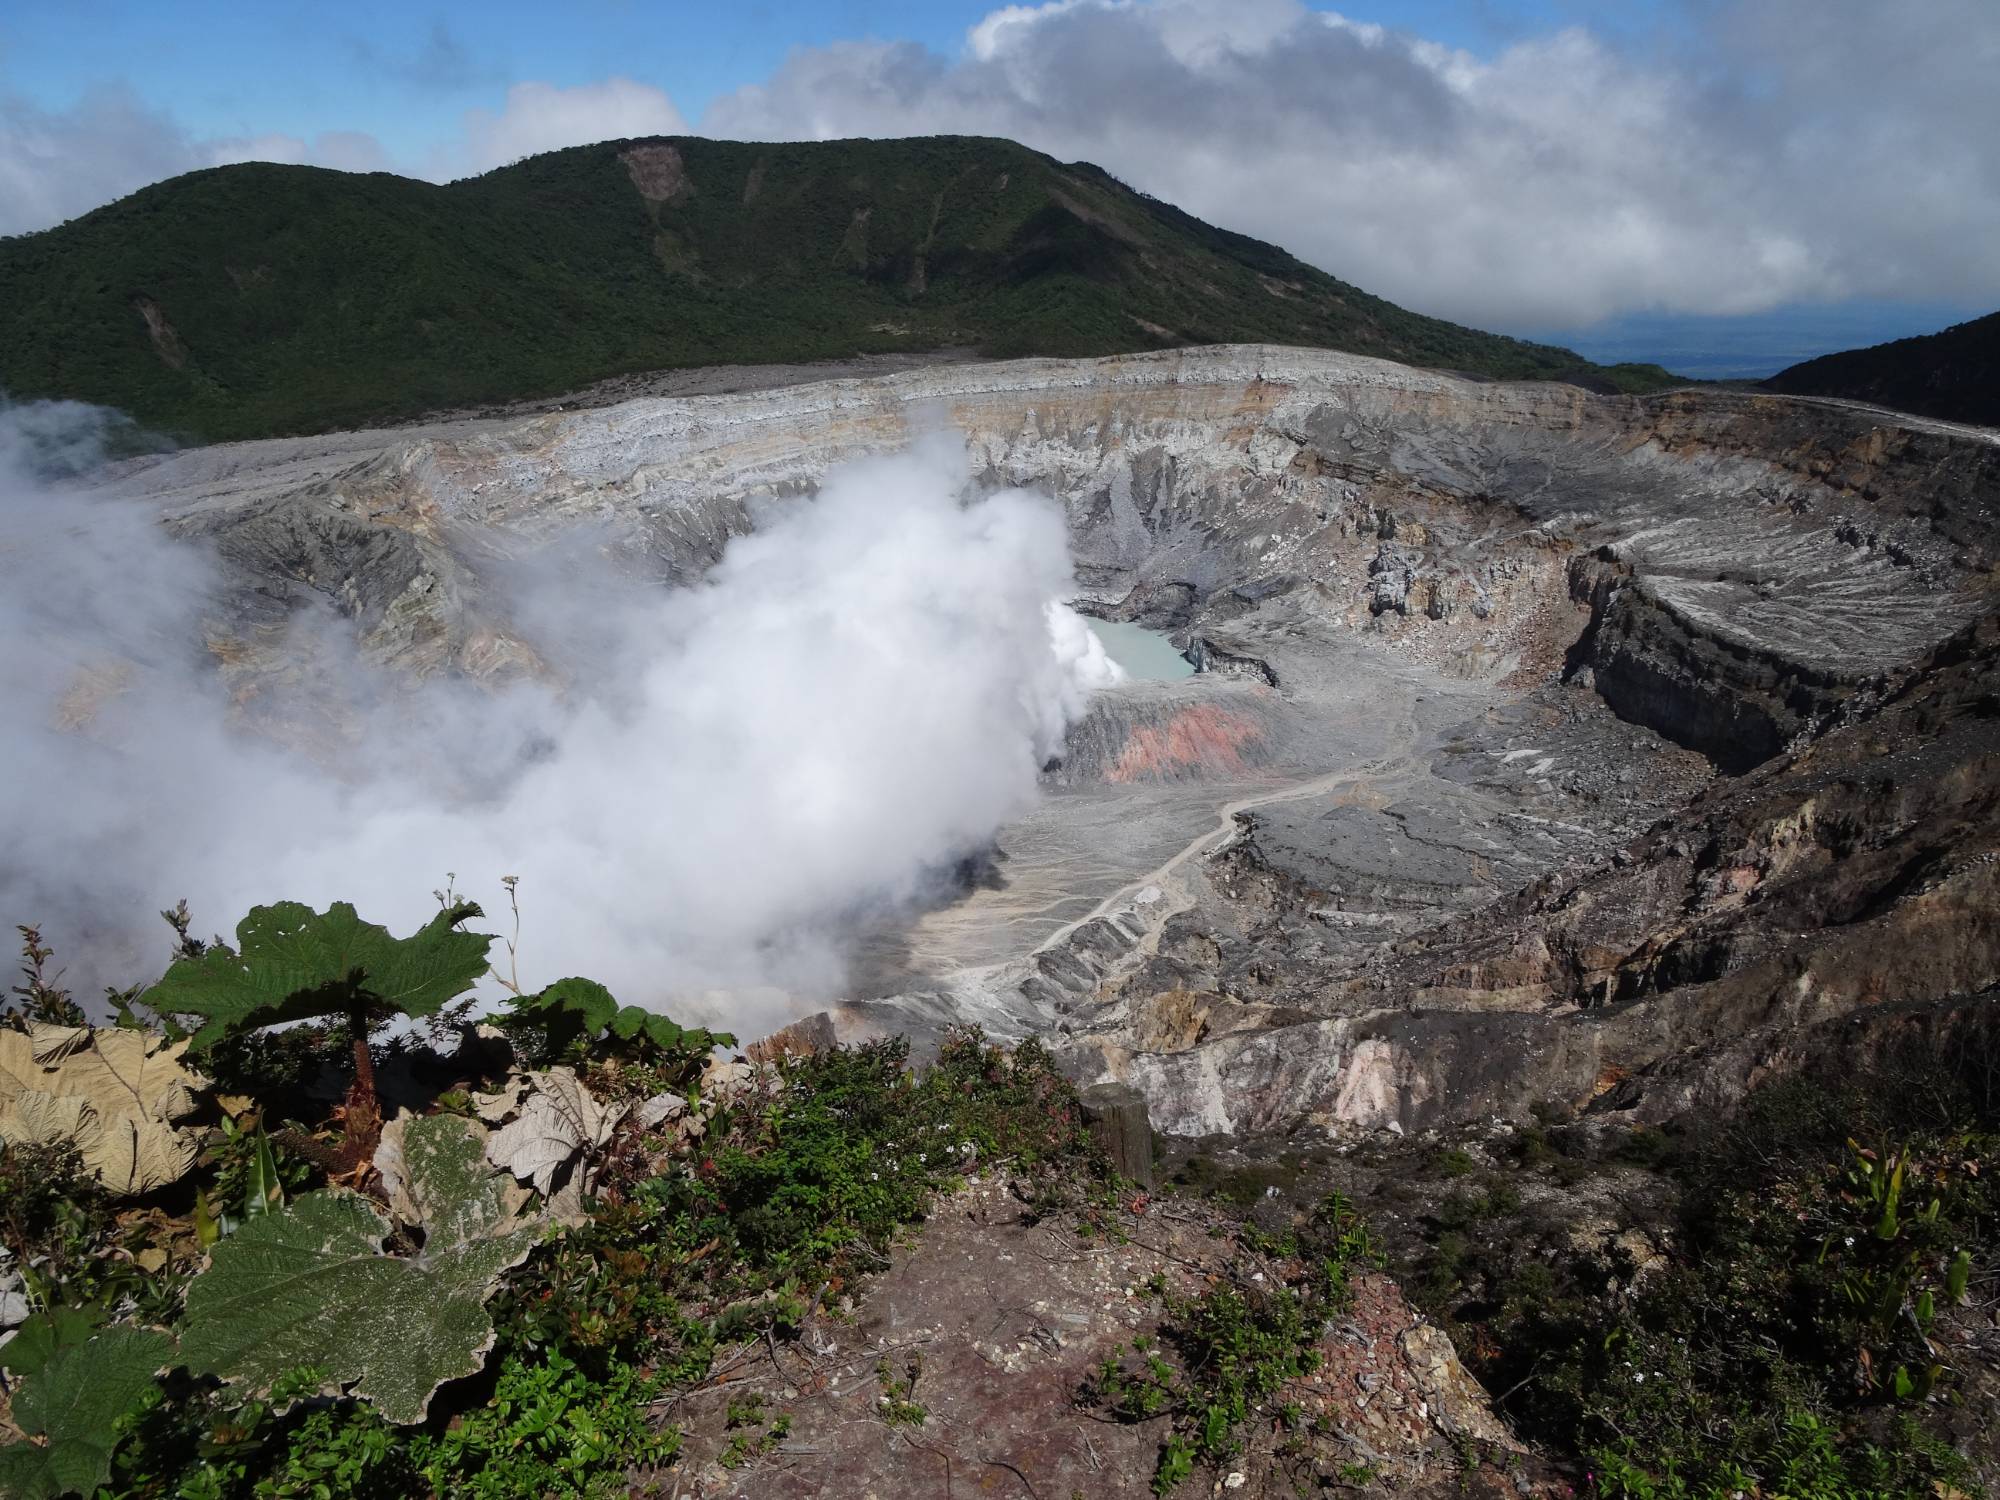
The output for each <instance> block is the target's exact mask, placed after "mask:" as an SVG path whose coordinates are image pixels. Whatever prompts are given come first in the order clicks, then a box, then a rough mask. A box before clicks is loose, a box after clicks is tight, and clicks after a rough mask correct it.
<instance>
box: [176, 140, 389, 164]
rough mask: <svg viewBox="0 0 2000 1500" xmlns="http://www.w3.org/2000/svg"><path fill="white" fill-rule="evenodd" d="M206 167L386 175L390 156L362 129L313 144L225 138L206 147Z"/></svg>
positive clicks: (204, 145) (313, 142)
mask: <svg viewBox="0 0 2000 1500" xmlns="http://www.w3.org/2000/svg"><path fill="white" fill-rule="evenodd" d="M201 154H202V156H203V158H204V161H203V163H202V164H203V165H204V166H211V167H221V166H227V165H229V164H230V163H232V162H239V161H275V162H283V163H286V164H288V165H292V166H310V167H332V168H333V169H334V170H335V171H338V172H387V171H390V170H391V163H390V161H389V153H388V152H387V151H384V150H383V149H382V143H381V142H380V141H378V140H376V139H375V137H374V136H372V135H367V134H364V133H363V132H361V131H359V130H330V131H327V132H326V133H325V134H323V135H318V136H315V137H313V139H311V140H310V141H307V140H301V139H300V138H299V137H298V136H295V135H258V136H244V137H225V138H223V139H221V140H214V141H208V142H206V143H204V144H203V146H202V148H201Z"/></svg>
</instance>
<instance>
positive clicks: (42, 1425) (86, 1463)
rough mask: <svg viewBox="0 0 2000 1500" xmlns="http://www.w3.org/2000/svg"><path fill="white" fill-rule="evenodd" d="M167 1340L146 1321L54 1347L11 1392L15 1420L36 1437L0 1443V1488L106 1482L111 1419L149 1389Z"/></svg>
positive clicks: (12, 1493) (54, 1491)
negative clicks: (144, 1325)
mask: <svg viewBox="0 0 2000 1500" xmlns="http://www.w3.org/2000/svg"><path fill="white" fill-rule="evenodd" d="M173 1347H174V1341H173V1340H172V1339H170V1338H168V1337H167V1335H165V1334H164V1333H157V1332H155V1331H154V1330H152V1329H150V1328H106V1329H104V1330H102V1331H101V1332H99V1333H95V1334H93V1335H91V1336H90V1337H89V1338H88V1339H86V1340H84V1341H83V1342H81V1343H73V1344H68V1345H65V1346H63V1347H60V1348H57V1349H56V1350H55V1351H54V1353H53V1354H51V1355H50V1356H49V1357H48V1360H47V1363H45V1364H44V1365H42V1367H41V1368H40V1369H39V1370H37V1371H36V1372H35V1373H34V1375H33V1376H31V1377H30V1378H28V1379H26V1380H24V1381H23V1382H22V1383H21V1388H20V1390H19V1392H18V1393H17V1394H16V1395H15V1397H14V1422H15V1425H16V1426H18V1427H19V1428H20V1429H21V1431H23V1432H25V1433H27V1434H28V1435H29V1437H30V1438H32V1439H37V1440H38V1441H32V1442H25V1443H15V1444H13V1445H12V1446H10V1447H7V1448H0V1494H5V1495H7V1496H9V1497H10V1500H44V1497H49V1496H55V1495H67V1494H70V1493H73V1492H74V1493H78V1494H84V1495H89V1494H92V1493H94V1492H95V1491H96V1489H97V1487H98V1486H99V1485H101V1484H105V1483H107V1482H108V1481H109V1480H110V1478H111V1454H112V1450H113V1449H115V1448H116V1447H117V1446H118V1439H119V1437H120V1434H119V1432H118V1431H117V1423H118V1419H119V1418H120V1417H123V1416H125V1415H126V1414H128V1413H129V1412H131V1411H132V1410H133V1408H135V1407H136V1406H138V1405H139V1403H140V1401H141V1400H142V1399H143V1398H144V1397H145V1395H146V1393H147V1392H148V1391H149V1390H151V1389H152V1387H153V1384H154V1382H155V1380H156V1378H157V1377H158V1375H159V1372H160V1368H161V1366H163V1365H165V1364H168V1363H169V1362H170V1361H171V1360H172V1357H173Z"/></svg>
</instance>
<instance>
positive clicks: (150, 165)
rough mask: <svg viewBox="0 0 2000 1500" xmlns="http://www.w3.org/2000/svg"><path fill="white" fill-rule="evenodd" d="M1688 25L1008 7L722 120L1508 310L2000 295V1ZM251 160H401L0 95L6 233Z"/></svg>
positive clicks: (1743, 12) (1685, 15)
mask: <svg viewBox="0 0 2000 1500" xmlns="http://www.w3.org/2000/svg"><path fill="white" fill-rule="evenodd" d="M1666 14H1667V15H1668V16H1669V17H1677V18H1678V19H1679V21H1680V23H1681V27H1682V29H1681V31H1680V32H1678V33H1676V32H1674V31H1673V30H1672V29H1671V28H1668V29H1663V30H1662V31H1661V32H1660V33H1659V36H1658V37H1656V38H1655V39H1654V40H1653V42H1652V44H1651V45H1650V47H1649V50H1647V51H1645V52H1643V53H1641V52H1638V51H1635V50H1632V49H1630V48H1625V49H1621V48H1620V47H1618V46H1614V45H1612V44H1611V43H1609V42H1607V41H1605V40H1604V39H1602V38H1601V37H1599V36H1597V35H1595V34H1593V33H1591V32H1590V31H1587V30H1584V29H1577V28H1573V29H1569V30H1564V31H1559V32H1554V33H1549V34H1545V35H1541V36H1535V37H1531V38H1529V39H1526V40H1522V41H1519V42H1517V43H1515V44H1514V45H1512V46H1509V47H1506V48H1504V49H1502V50H1500V51H1498V52H1496V53H1494V54H1492V55H1490V56H1475V55H1473V54H1471V53H1468V52H1465V51H1461V50H1457V49H1454V48H1451V47H1446V46H1443V45H1441V44H1439V43H1437V42H1435V41H1431V40H1426V39H1423V38H1419V37H1415V36H1412V35H1409V34H1407V33H1402V32H1395V31H1389V30H1385V29H1384V28H1383V27H1381V26H1377V25H1372V24H1362V23H1356V22H1351V21H1348V20H1346V19H1345V18H1343V17H1341V16H1339V15H1337V14H1335V13H1333V12H1330V11H1323V10H1312V9H1308V8H1307V7H1306V6H1305V5H1303V4H1301V3H1300V0H1050V3H1045V4H1011V5H1007V6H1003V7H1000V8H997V9H995V10H993V11H992V12H990V13H989V14H988V15H987V16H986V17H985V18H984V19H983V20H981V21H980V22H979V23H978V24H977V25H975V26H974V27H972V28H971V30H970V31H969V32H968V33H967V36H966V41H965V46H964V49H963V50H962V52H961V53H960V54H958V55H957V56H954V57H943V56H940V55H938V54H937V53H934V52H930V51H928V50H926V49H925V48H922V47H920V46H917V45H915V44H914V43H893V42H892V43H883V42H843V43H837V44H834V45H830V46H825V47H817V48H807V49H801V50H799V51H796V52H794V53H793V54H792V55H791V56H790V57H789V58H788V59H787V60H786V62H785V63H784V64H783V65H782V66H781V67H780V68H779V69H778V71H777V72H776V73H775V74H773V75H772V76H771V77H770V78H768V79H766V80H764V81H762V82H761V83H758V84H755V85H751V86H747V87H744V88H741V89H738V90H737V91H735V92H734V93H732V94H728V95H725V96H723V97H722V98H721V99H719V100H718V101H717V102H716V103H715V104H714V105H712V106H711V107H710V109H709V111H708V113H707V114H706V115H705V116H704V118H703V119H702V121H701V128H702V129H703V130H704V131H705V132H707V133H709V134H715V135H726V136H736V137H741V138H752V139H783V138H791V139H807V140H814V139H822V140H823V139H830V138H833V137H839V136H855V135H873V136H893V135H930V134H938V133H943V132H965V133H972V134H982V135H1001V136H1011V137H1013V138H1015V139H1017V140H1021V141H1023V142H1025V143H1027V144H1028V145H1031V146H1034V147H1037V148H1039V149H1041V150H1044V151H1048V152H1050V153H1051V154H1053V155H1055V156H1057V157H1060V158H1062V159H1064V160H1087V161H1092V162H1095V163H1097V164H1098V165H1100V166H1103V167H1105V168H1107V169H1109V170H1110V171H1112V172H1114V173H1116V174H1117V175H1119V176H1120V177H1122V178H1124V179H1125V180H1127V181H1129V182H1131V183H1133V184H1134V185H1135V186H1137V187H1140V188H1142V189H1144V190H1145V191H1147V192H1150V193H1153V194H1156V195H1157V196H1159V197H1162V198H1165V199H1167V200H1169V201H1171V202H1173V203H1176V204H1178V205H1179V206H1181V207H1183V208H1185V209H1187V210H1189V211H1190V212H1192V213H1195V214H1198V215H1200V216H1201V217H1203V218H1205V219H1209V220H1211V221H1213V222H1216V223H1219V224H1222V225H1225V226H1227V227H1229V228H1232V229H1238V230H1242V231H1244V232H1247V233H1250V234H1255V235H1258V236H1260V237H1261V238H1264V239H1268V240H1271V241H1274V242H1276V243H1278V244H1281V245H1283V246H1285V247H1286V248H1287V249H1289V250H1292V251H1293V252H1294V253H1296V254H1299V255H1301V256H1302V257H1304V258H1305V259H1307V260H1309V261H1311V262H1313V263H1314V264H1317V265H1320V266H1323V267H1324V268H1326V269H1327V270H1329V271H1332V272H1333V273H1334V274H1336V275H1338V276H1341V277H1343V278H1344V279H1346V280H1348V281H1350V282H1353V283H1355V284H1357V285H1359V286H1361V287H1363V288H1365V289H1366V290H1368V291H1371V292H1375V293H1378V294H1380V295H1382V296H1386V297H1389V298H1392V299H1393V300H1396V301H1399V302H1402V303H1404V304H1406V305H1409V306H1412V307H1416V308H1419V309H1421V310H1423V311H1426V312H1434V313H1439V314H1442V315H1445V316H1448V317H1453V318H1458V319H1461V320H1463V321H1467V322H1472V323H1479V324H1484V325H1487V326H1499V327H1514V328H1521V327H1562V326H1576V325H1581V324H1584V323H1588V322H1590V321H1592V320H1594V319H1596V318H1599V317H1602V316H1604V315H1606V314H1610V313H1615V312H1621V311H1633V310H1641V309H1665V310H1669V311H1673V312H1687V313H1749V312H1756V311H1759V310H1762V309H1765V308H1768V307H1771V306H1774V305H1776V304H1780V303H1785V302H1793V301H1809V300H1817V299H1827V300H1836V299H1841V298H1847V297H1869V298H1879V299H1896V298H1908V299H1917V300H1924V301H1952V302H1962V303H1967V304H1985V305H2000V256H1996V255H1995V254H1994V253H1993V248H1992V247H1993V246H1994V245H1995V244H1996V243H2000V149H1996V147H1995V146H1994V144H1993V143H1994V142H1995V141H1997V140H2000V89H1996V88H1994V87H1993V84H1992V80H1993V79H1994V78H1996V77H2000V21H1996V14H1995V11H1994V8H1993V0H1925V3H1923V4H1921V5H1907V6H1894V7H1890V6H1883V5H1881V4H1879V0H1679V6H1678V8H1677V9H1673V10H1669V11H1668V12H1667V13H1666ZM1676 36H1678V38H1679V40H1678V41H1675V40H1674V38H1675V37H1676ZM1662 38H1664V39H1662ZM688 128H689V127H688V123H687V121H686V120H685V119H684V118H683V117H682V115H681V113H680V111H679V110H678V109H677V108H676V107H675V105H674V103H673V101H672V100H671V99H670V98H669V97H668V96H667V95H666V94H665V93H663V92H661V91H660V90H659V89H657V88H654V87H652V86H651V85H649V84H646V83H643V82H640V81H637V80H634V79H631V78H610V79H606V80H604V81H602V82H599V83H591V84H585V85H581V86H577V87H572V88H562V87H557V86H555V85H552V84H548V83H537V82H528V83H518V84H516V85H514V86H513V87H512V88H511V89H509V90H508V92H507V95H506V98H505V100H504V102H502V103H501V105H500V106H499V107H498V108H497V109H484V110H472V111H469V112H468V113H467V114H466V116H465V117H464V119H463V122H462V126H461V129H460V131H459V133H458V134H457V135H456V136H455V137H454V138H452V139H450V140H444V141H439V142H437V143H436V144H435V145H434V146H432V147H431V148H430V149H429V150H428V151H427V152H425V153H423V154H422V155H421V159H420V160H418V161H416V162H414V163H412V162H408V161H406V162H404V163H402V164H401V166H400V170H405V171H416V172H420V173H421V174H422V175H425V176H430V177H434V178H440V179H442V178H447V177H456V176H462V175H465V174H468V173H472V172H480V171H485V170H488V169H489V168H492V167H494V166H498V165H501V164H503V163H505V162H508V161H512V160H515V159H517V158H519V157H521V156H524V155H529V154H532V153H534V152H537V151H546V150H551V149H554V148H556V147H560V146H569V145H577V144H581V143H583V142H586V141H593V140H603V139H607V138H612V137H619V136H631V135H651V134H674V133H681V132H684V131H686V130H687V129H688ZM249 158H256V159H263V160H281V161H311V162H317V163H319V164H322V165H328V166H338V167H343V168H347V169H350V170H368V169H379V168H382V167H384V166H387V165H390V163H388V162H387V161H386V160H385V159H384V157H383V154H382V152H381V149H380V147H379V146H378V145H377V144H376V143H375V141H374V140H373V139H372V138H370V137H368V136H365V135H360V134H351V133H333V134H329V135H325V136H321V137H319V138H318V139H316V140H314V141H311V142H307V141H302V140H299V139H297V138H295V137H290V136H279V135H267V136H260V137H256V138H254V139H249V140H233V141H216V140H207V141H204V140H195V139H191V138H189V137H188V135H187V134H186V133H185V132H184V131H183V130H181V129H180V128H179V127H178V126H177V125H176V124H175V123H174V121H173V120H172V119H171V118H169V117H166V116H163V115H161V114H159V113H158V112H157V111H154V110H151V109H149V108H148V107H147V106H145V105H144V104H143V103H142V102H141V101H140V100H139V99H138V98H137V97H136V96H135V95H134V94H133V93H132V92H131V91H130V90H126V89H104V90H99V91H96V92H94V93H92V94H90V95H88V96H86V97H85V98H84V99H82V100H81V101H79V102H78V104H77V105H76V106H75V107H74V108H73V109H70V110H67V111H54V112H51V111H45V110H39V109H36V108H34V107H32V106H29V105H27V104H25V103H23V102H21V101H19V100H11V101H10V100H7V99H4V98H0V232H20V231H23V230H27V229H33V228H40V227H43V226H45V225H47V224H51V223H54V222H56V221H58V220H59V219H61V218H64V217H67V216H71V215H74V214H76V213H80V212H82V211H84V210H86V209H88V208H91V207H94V206H96V205H97V204H99V203H102V202H105V201H107V200H108V199H110V198H113V197H116V196H118V195H119V194H122V193H125V192H129V191H131V190H132V189H133V188H136V187H138V186H140V185H142V184H143V183H146V182H150V181H154V180H157V179H158V178H160V177H163V176H168V175H171V174H172V173H174V172H179V171H186V170H189V169H191V168H193V167H198V166H205V165H209V164H211V163H213V162H217V161H223V160H242V159H249Z"/></svg>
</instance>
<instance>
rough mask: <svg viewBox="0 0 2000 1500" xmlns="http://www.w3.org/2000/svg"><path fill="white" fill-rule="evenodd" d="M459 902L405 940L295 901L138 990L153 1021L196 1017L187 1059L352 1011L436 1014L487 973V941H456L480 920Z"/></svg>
mask: <svg viewBox="0 0 2000 1500" xmlns="http://www.w3.org/2000/svg"><path fill="white" fill-rule="evenodd" d="M480 915H481V912H480V910H479V908H478V907H477V906H475V905H473V904H472V903H471V902H463V903H461V904H459V905H457V906H454V907H452V908H450V909H449V910H446V911H441V912H439V913H438V914H437V915H436V916H435V917H433V918H431V920H430V921H429V922H427V923H425V924H424V925H423V926H422V927H420V928H419V929H417V931H416V932H414V933H412V934H411V935H410V936H409V937H406V938H396V937H391V936H390V935H389V929H388V928H386V927H380V926H377V925H376V924H375V923H373V922H364V921H362V920H361V918H360V917H359V916H358V915H356V913H355V910H354V908H353V907H352V906H350V905H349V904H348V903H347V902H345V901H336V902H334V903H333V905H331V906H329V907H328V908H327V909H326V910H325V911H324V912H315V911H314V910H313V909H312V908H311V907H309V906H305V905H302V904H301V903H299V902H297V901H280V902H278V903H277V904H276V905H273V906H254V907H252V908H251V909H250V914H249V915H248V916H246V917H245V918H244V919H243V920H242V922H240V923H239V924H237V928H236V947H235V948H234V949H233V950H232V949H230V948H229V947H228V946H227V945H217V946H215V947H212V948H210V949H208V951H207V952H205V953H203V954H201V955H200V956H199V957H196V958H182V959H178V960H176V961H175V963H174V965H173V967H172V968H170V969H168V970H167V972H166V975H165V977H163V978H162V979H161V980H160V982H159V983H158V984H156V985H154V986H153V987H152V988H151V989H150V990H148V991H146V993H145V995H144V996H143V997H142V1001H143V1003H144V1004H146V1005H148V1006H150V1007H152V1008H153V1009H154V1010H156V1011H158V1012H159V1013H161V1014H172V1015H188V1016H200V1017H202V1018H203V1019H204V1021H205V1023H206V1024H205V1025H203V1026H202V1028H201V1029H200V1030H199V1031H197V1032H196V1033H195V1034H194V1040H193V1050H194V1051H196V1052H202V1051H204V1050H206V1049H207V1048H208V1047H210V1046H211V1045H213V1044H214V1043H215V1042H217V1041H218V1040H220V1039H221V1038H222V1037H224V1036H226V1035H229V1034H231V1033H234V1032H241V1031H247V1030H252V1029H255V1028H257V1027H260V1026H273V1025H276V1024H277V1023H279V1022H281V1021H304V1020H310V1019H312V1018H314V1017H317V1016H347V1017H352V1016H353V1015H354V1014H355V1013H356V1012H360V1013H362V1014H364V1015H366V1016H370V1017H379V1016H382V1015H386V1014H392V1013H395V1012H401V1013H402V1014H403V1015H406V1016H429V1015H435V1014H436V1013H437V1012H438V1011H439V1010H440V1009H441V1008H443V1006H444V1005H445V1004H446V1003H447V1002H448V1001H450V1000H453V999H455V998H457V997H458V996H459V995H462V994H464V993H465V992H466V991H467V990H468V989H470V988H472V986H473V984H474V982H475V981H477V980H478V978H479V976H480V975H482V974H484V973H485V972H486V967H487V963H486V949H487V945H488V944H490V943H491V942H492V941H493V939H492V938H491V937H490V936H488V935H486V934H484V933H477V932H461V931H459V930H458V924H459V923H460V922H462V921H465V920H467V919H468V918H471V917H477V916H480Z"/></svg>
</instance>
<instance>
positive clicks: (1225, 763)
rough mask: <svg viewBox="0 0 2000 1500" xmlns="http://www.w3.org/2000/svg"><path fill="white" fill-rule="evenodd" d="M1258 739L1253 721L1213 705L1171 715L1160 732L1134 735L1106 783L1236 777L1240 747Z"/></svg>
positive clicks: (1240, 766) (1153, 730)
mask: <svg viewBox="0 0 2000 1500" xmlns="http://www.w3.org/2000/svg"><path fill="white" fill-rule="evenodd" d="M1263 734H1264V730H1263V726H1262V725H1260V724H1258V723H1256V722H1255V721H1254V720H1252V719H1248V718H1245V717H1244V716H1243V715H1241V714H1234V713H1231V712H1229V711H1228V710H1227V709H1224V708H1218V707H1216V706H1215V705H1214V704H1212V703H1197V704H1195V705H1194V706H1192V707H1190V708H1184V709H1182V710H1181V711H1180V712H1179V713H1177V714H1175V715H1174V716H1173V717H1172V718H1171V719H1169V720H1168V721H1167V722H1166V725H1165V727H1163V728H1154V727H1153V726H1151V725H1147V726H1144V727H1142V728H1139V729H1135V730H1133V731H1132V733H1131V736H1130V737H1129V738H1128V739H1127V740H1126V741H1125V748H1124V750H1123V751H1121V752H1120V754H1119V756H1118V760H1117V763H1116V764H1115V765H1113V766H1112V768H1111V770H1110V772H1109V773H1108V775H1107V776H1106V778H1105V779H1106V780H1108V781H1147V780H1151V779H1154V778H1156V777H1157V778H1162V779H1166V778H1171V777H1173V776H1174V775H1175V774H1176V773H1178V772H1181V771H1188V770H1194V769H1200V770H1203V771H1208V772H1212V773H1215V774H1217V775H1222V776H1240V775H1242V774H1243V773H1244V771H1245V770H1246V769H1247V768H1246V767H1245V765H1244V764H1243V755H1242V748H1243V746H1244V745H1246V744H1248V743H1250V742H1251V741H1252V740H1257V739H1261V738H1263Z"/></svg>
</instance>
